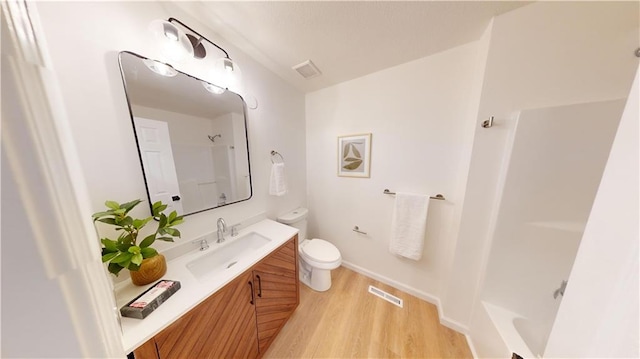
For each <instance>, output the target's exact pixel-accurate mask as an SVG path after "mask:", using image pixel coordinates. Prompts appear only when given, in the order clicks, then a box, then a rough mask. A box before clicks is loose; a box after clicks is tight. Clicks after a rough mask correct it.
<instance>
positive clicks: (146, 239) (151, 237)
mask: <svg viewBox="0 0 640 359" xmlns="http://www.w3.org/2000/svg"><path fill="white" fill-rule="evenodd" d="M155 240H156V234H155V233H154V234H150V235H148V236H146V237H144V239H143V240H142V242H140V248H143V249H144V248H147V247H149V246H150V245H152V244H153V242H154V241H155Z"/></svg>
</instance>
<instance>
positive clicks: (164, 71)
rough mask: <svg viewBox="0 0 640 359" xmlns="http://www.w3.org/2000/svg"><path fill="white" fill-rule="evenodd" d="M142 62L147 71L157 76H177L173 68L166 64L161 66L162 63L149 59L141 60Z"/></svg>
mask: <svg viewBox="0 0 640 359" xmlns="http://www.w3.org/2000/svg"><path fill="white" fill-rule="evenodd" d="M142 62H144V64H145V65H146V66H147V67H148V68H149V70H151V71H153V72H155V73H157V74H158V75H162V76H166V77H173V76H175V75H177V74H178V71H176V70H175V69H174V68H173V67H171V66H169V65H167V64H163V63H162V62H159V61H155V60H150V59H144V60H142Z"/></svg>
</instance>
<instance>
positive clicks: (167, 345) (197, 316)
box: [155, 271, 258, 359]
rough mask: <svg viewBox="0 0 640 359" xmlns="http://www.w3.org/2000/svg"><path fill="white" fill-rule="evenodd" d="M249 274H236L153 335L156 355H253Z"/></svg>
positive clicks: (163, 357) (165, 358)
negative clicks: (156, 350) (236, 275)
mask: <svg viewBox="0 0 640 359" xmlns="http://www.w3.org/2000/svg"><path fill="white" fill-rule="evenodd" d="M251 276H252V272H251V271H248V272H246V273H244V274H242V275H240V276H239V277H238V278H236V279H235V280H233V281H232V282H231V283H229V284H227V285H226V286H225V287H224V288H222V289H221V290H220V291H218V292H217V293H215V294H214V295H212V296H211V297H209V298H207V299H206V300H205V301H204V302H202V303H201V304H199V305H198V306H197V307H195V308H194V309H192V310H191V311H189V312H188V313H187V314H185V315H183V316H182V317H181V318H179V319H178V320H176V321H175V322H174V323H173V324H171V325H170V326H169V327H167V328H166V329H165V330H163V331H162V332H160V334H158V335H156V336H155V340H156V344H157V347H158V353H159V354H160V355H159V356H160V358H161V359H171V358H256V357H257V356H258V341H257V340H256V337H257V336H256V314H255V308H254V304H253V303H255V301H254V299H253V295H252V289H253V283H252V282H251ZM252 302H253V303H252Z"/></svg>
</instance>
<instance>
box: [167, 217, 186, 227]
mask: <svg viewBox="0 0 640 359" xmlns="http://www.w3.org/2000/svg"><path fill="white" fill-rule="evenodd" d="M183 222H184V219H182V217H180V219H175V220H174V221H173V222H171V224H170V226H171V227H173V226H177V225H179V224H180V223H183Z"/></svg>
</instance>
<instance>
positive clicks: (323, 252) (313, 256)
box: [300, 238, 341, 264]
mask: <svg viewBox="0 0 640 359" xmlns="http://www.w3.org/2000/svg"><path fill="white" fill-rule="evenodd" d="M300 255H301V256H302V257H304V259H306V260H309V261H311V262H316V263H322V264H330V263H333V262H336V261H339V260H340V259H341V257H340V251H339V250H338V248H336V246H334V245H333V244H331V243H329V242H327V241H325V240H324V239H318V238H314V239H309V240H306V241H303V242H302V243H301V244H300Z"/></svg>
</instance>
